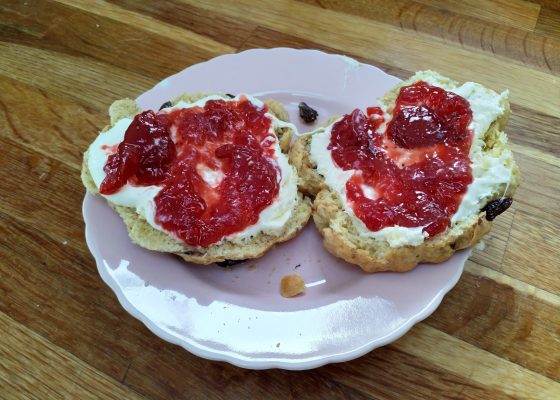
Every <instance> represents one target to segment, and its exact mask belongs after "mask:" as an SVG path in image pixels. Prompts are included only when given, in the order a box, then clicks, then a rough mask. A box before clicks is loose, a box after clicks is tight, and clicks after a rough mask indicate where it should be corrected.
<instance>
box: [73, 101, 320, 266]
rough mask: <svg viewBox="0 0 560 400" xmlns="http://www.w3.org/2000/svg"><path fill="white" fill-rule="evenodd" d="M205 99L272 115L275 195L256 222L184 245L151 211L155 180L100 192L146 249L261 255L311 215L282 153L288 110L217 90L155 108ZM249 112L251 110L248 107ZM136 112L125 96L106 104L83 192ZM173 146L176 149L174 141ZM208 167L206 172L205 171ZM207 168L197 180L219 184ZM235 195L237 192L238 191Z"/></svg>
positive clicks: (224, 257) (193, 256)
mask: <svg viewBox="0 0 560 400" xmlns="http://www.w3.org/2000/svg"><path fill="white" fill-rule="evenodd" d="M209 101H221V102H226V103H228V104H233V103H234V102H237V103H238V104H241V102H249V103H250V104H252V105H253V106H254V107H255V108H256V109H257V110H261V111H262V112H264V111H266V115H267V117H268V118H269V119H270V120H272V122H271V127H270V129H271V130H273V136H272V138H273V139H274V140H271V139H270V137H269V138H268V139H267V140H268V142H267V144H266V145H267V146H268V147H267V149H268V151H269V152H270V151H274V156H273V157H274V160H275V163H276V169H277V170H278V175H277V179H278V187H279V188H278V193H277V195H276V196H275V197H274V198H272V200H271V204H269V205H268V206H267V207H265V208H264V209H263V210H262V211H261V212H260V213H259V215H258V221H257V222H256V223H254V224H252V225H248V226H245V227H244V228H243V229H241V230H239V231H235V232H233V233H230V234H227V235H224V236H223V237H222V238H221V239H220V240H218V241H216V242H215V243H211V244H204V245H200V244H198V243H197V242H196V241H194V239H193V241H194V244H193V242H191V244H189V243H187V242H186V241H185V240H183V239H182V238H181V236H180V232H184V231H180V232H179V231H173V230H168V229H165V228H164V227H163V226H162V225H161V224H160V222H159V221H162V220H164V219H162V218H163V217H156V213H157V212H159V211H157V210H156V207H157V206H156V205H155V204H156V203H155V202H156V200H155V199H156V196H157V195H158V193H160V192H159V191H160V190H161V187H162V184H161V182H160V183H159V184H157V185H145V186H144V187H142V186H141V187H137V185H134V184H131V182H130V180H129V181H128V182H127V183H126V185H125V186H123V187H122V188H120V189H119V190H117V191H116V192H115V193H112V194H103V197H104V198H105V199H106V200H107V202H108V204H109V205H110V206H111V207H112V208H113V209H115V210H116V211H117V213H118V214H119V215H120V217H121V218H122V219H123V221H124V223H125V224H126V227H127V229H128V233H129V236H130V238H131V239H132V241H133V242H134V243H136V244H138V245H139V246H141V247H144V248H146V249H149V250H154V251H160V252H165V253H173V254H176V255H178V256H180V257H182V258H183V259H184V260H185V261H189V262H193V263H197V264H210V263H215V262H224V261H234V260H245V259H251V258H257V257H261V256H262V255H263V254H264V253H265V252H266V251H268V250H269V249H270V248H271V247H273V246H274V245H275V244H276V243H280V242H284V241H287V240H289V239H291V238H293V237H294V236H295V235H296V234H297V233H298V232H299V230H301V229H302V228H303V227H304V226H305V224H306V223H307V221H308V219H309V218H310V216H311V204H310V201H309V199H307V198H305V197H304V196H303V195H302V194H301V193H300V192H299V191H298V190H297V173H296V170H295V168H294V167H293V166H292V165H290V164H289V162H288V158H287V155H286V153H287V151H288V149H289V145H290V140H291V136H292V133H293V130H292V128H291V124H289V123H288V114H287V112H286V110H285V109H284V108H283V106H282V105H281V104H279V103H277V102H275V101H273V100H269V101H266V102H265V103H266V104H263V103H262V102H260V101H259V100H258V99H255V98H253V97H251V96H249V95H239V96H236V97H234V98H231V96H227V95H222V94H212V95H211V94H204V93H197V94H183V95H181V96H179V97H177V98H176V99H174V100H173V101H170V102H168V103H166V104H164V105H163V106H162V108H163V111H159V112H158V113H161V112H172V111H173V110H178V109H181V108H190V107H195V106H198V107H204V106H205V105H206V104H210V103H208V102H209ZM230 102H231V103H230ZM251 112H253V111H252V110H251ZM259 112H260V111H259ZM139 114H141V110H140V109H138V108H137V106H136V103H135V102H134V101H133V100H131V99H123V100H118V101H116V102H114V103H113V104H112V105H111V107H110V108H109V115H110V121H111V124H110V125H109V126H107V127H105V128H104V129H103V131H102V132H101V133H100V134H99V136H98V137H97V138H96V140H95V141H94V142H93V143H92V144H91V146H90V147H89V149H88V150H87V151H86V152H85V153H84V158H83V165H82V173H81V177H82V181H83V183H84V185H85V187H86V188H87V190H88V191H89V192H91V193H93V194H96V195H101V193H100V187H101V185H102V184H103V181H104V180H105V179H106V178H107V174H106V173H105V170H104V167H105V165H106V164H107V160H108V157H110V156H111V154H114V153H115V152H116V151H117V150H116V149H117V146H118V144H119V143H120V142H121V141H123V138H124V135H125V131H126V130H127V129H128V127H129V126H130V125H131V123H132V121H133V120H134V119H135V117H137V116H139ZM214 122H215V121H214ZM217 123H219V121H218V122H217ZM170 137H172V138H174V139H173V140H174V141H177V139H175V137H176V134H175V133H173V132H172V133H170ZM271 142H273V143H271ZM226 144H227V143H226ZM175 146H176V147H177V148H179V146H180V145H179V144H176V145H175ZM184 147H185V148H187V147H188V146H184ZM270 149H272V150H270ZM177 151H179V150H177ZM181 151H183V150H181ZM197 168H198V165H197ZM197 171H198V169H197ZM208 171H210V174H207V173H206V172H208ZM213 172H214V171H213V170H208V169H205V170H204V171H202V172H200V176H201V177H202V179H204V180H208V182H206V183H207V185H211V186H212V187H216V185H218V187H219V182H218V183H211V181H212V179H214V178H215V174H214V173H213ZM249 172H250V170H249ZM207 175H208V176H207ZM197 179H199V177H197ZM220 179H223V178H220ZM158 185H159V186H158ZM208 190H209V191H210V192H212V190H213V189H211V188H209V187H208ZM131 194H132V195H131ZM239 196H243V193H241V194H239ZM146 198H147V200H146ZM158 218H159V219H158ZM185 229H190V227H189V226H186V227H185ZM177 232H179V234H178V233H177ZM183 238H184V235H183Z"/></svg>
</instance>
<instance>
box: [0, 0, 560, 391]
mask: <svg viewBox="0 0 560 400" xmlns="http://www.w3.org/2000/svg"><path fill="white" fill-rule="evenodd" d="M0 27H1V28H0V36H1V41H0V100H1V102H0V143H1V149H2V154H1V156H0V166H1V168H0V194H1V201H0V398H1V399H20V398H37V399H56V398H69V399H89V398H91V399H105V398H107V399H140V398H144V399H175V398H188V399H199V398H204V399H218V398H236V399H237V398H252V399H268V398H278V399H287V398H297V399H302V398H303V399H307V398H311V399H327V398H334V399H338V398H355V399H405V398H427V399H434V398H469V399H482V398H487V399H502V398H542V399H547V400H548V399H554V398H557V399H558V398H560V384H559V383H558V381H559V379H560V274H559V267H558V266H559V263H560V239H559V234H560V207H559V204H560V2H558V1H556V0H533V1H523V0H511V1H506V0H495V1H484V0H462V1H458V2H453V1H451V0H442V1H436V0H416V1H408V0H395V1H387V2H385V1H382V0H369V1H365V0H362V1H359V2H345V1H337V0H311V1H302V2H300V1H280V0H261V1H258V2H256V1H255V2H253V1H248V0H242V1H235V2H233V1H232V2H225V1H202V0H201V1H197V0H192V1H191V0H189V1H179V0H174V1H167V2H159V1H151V2H140V1H139V2H135V1H132V0H118V1H111V2H103V1H93V0H92V1H86V0H83V1H77V0H76V1H74V0H59V1H54V2H46V1H32V0H28V1H6V0H3V1H2V2H1V5H0ZM279 46H289V47H297V48H318V49H323V50H326V51H330V52H336V53H344V54H347V55H350V56H352V57H356V58H357V59H359V60H361V61H364V62H367V63H371V64H373V65H377V66H379V67H381V68H383V69H384V70H386V71H387V72H389V73H391V74H394V75H397V76H399V77H401V78H404V77H406V76H408V75H410V74H411V73H413V71H416V70H420V69H426V68H432V69H434V70H437V71H439V72H441V73H443V74H445V75H449V76H451V77H453V78H455V79H457V80H461V81H463V80H474V81H478V82H481V83H483V84H485V85H488V86H489V87H491V88H494V89H496V90H502V89H505V88H509V90H510V91H511V102H512V116H511V119H510V122H509V126H508V129H507V132H508V134H509V137H510V139H511V143H512V147H513V149H514V151H515V156H516V159H517V162H518V163H519V165H520V167H521V172H522V186H521V187H520V189H519V191H518V195H517V197H516V201H515V202H514V205H513V206H512V208H511V209H510V210H509V211H508V212H507V213H505V214H504V215H503V216H501V217H500V218H499V219H498V220H497V222H496V224H495V227H494V231H493V233H492V234H491V235H490V237H489V238H488V239H487V240H486V248H485V249H484V250H482V251H479V250H476V251H475V253H474V255H473V256H472V257H471V259H470V260H469V262H468V263H467V265H466V270H465V273H464V274H463V277H462V278H461V280H460V282H459V283H458V284H457V286H456V287H455V289H453V290H452V292H451V293H450V294H449V295H447V297H446V298H445V299H444V301H443V303H442V305H441V307H440V308H439V309H438V310H437V311H436V312H435V314H434V315H432V316H431V317H430V318H428V319H427V320H425V321H424V322H422V323H420V324H418V325H417V326H416V327H414V328H413V329H412V330H411V331H410V333H408V334H407V335H406V336H405V337H404V338H402V339H401V340H399V341H397V342H395V343H393V344H391V345H389V346H386V347H384V348H381V349H378V350H375V351H373V352H371V353H370V354H368V355H366V356H364V357H362V358H360V359H357V360H355V361H352V362H347V363H342V364H335V365H328V366H325V367H322V368H318V369H315V370H311V371H306V372H288V371H281V370H269V371H250V370H243V369H240V368H237V367H233V366H231V365H228V364H225V363H220V362H211V361H207V360H203V359H200V358H197V357H195V356H193V355H191V354H189V353H187V352H186V351H184V350H182V349H180V348H178V347H176V346H174V345H171V344H168V343H166V342H164V341H162V340H160V339H158V338H157V337H155V336H154V335H153V334H151V333H150V332H149V331H148V330H147V329H146V328H145V327H144V326H143V325H142V324H141V323H140V322H138V321H137V320H135V319H134V318H132V317H131V316H129V315H128V314H127V313H126V312H125V311H124V310H123V309H122V308H121V306H120V305H119V304H118V302H117V300H116V298H115V296H114V294H113V293H112V292H111V291H110V290H109V288H108V287H107V286H105V284H104V283H103V282H102V281H101V279H100V277H99V276H98V274H97V271H96V267H95V265H94V262H93V259H92V257H91V255H90V253H89V252H88V249H87V247H86V244H85V241H84V224H83V221H82V215H81V203H82V200H83V196H84V189H83V187H82V185H81V182H80V178H79V169H80V162H81V161H80V160H81V155H82V151H83V150H84V149H85V148H86V147H87V145H88V144H89V142H90V141H91V140H92V139H93V138H94V137H95V135H96V134H97V131H98V129H99V128H101V127H103V126H104V125H105V124H106V123H107V111H106V110H107V107H108V105H109V104H110V103H111V102H112V101H113V100H115V99H118V98H122V97H135V96H137V95H138V94H140V93H142V92H143V91H145V90H147V89H148V88H150V87H151V86H153V85H154V84H155V83H156V82H158V81H159V80H161V79H163V78H164V77H166V76H168V75H170V74H172V73H174V72H177V71H179V70H181V69H183V68H185V67H186V66H188V65H191V64H195V63H198V62H201V61H204V60H207V59H209V58H212V57H214V56H217V55H220V54H224V53H233V52H237V51H240V50H243V49H247V48H252V47H279Z"/></svg>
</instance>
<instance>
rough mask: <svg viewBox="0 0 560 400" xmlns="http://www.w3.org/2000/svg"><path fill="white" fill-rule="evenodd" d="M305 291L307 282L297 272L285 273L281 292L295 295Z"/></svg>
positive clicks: (285, 294) (286, 294)
mask: <svg viewBox="0 0 560 400" xmlns="http://www.w3.org/2000/svg"><path fill="white" fill-rule="evenodd" d="M304 291H305V282H304V281H303V279H301V276H299V275H297V274H293V275H285V276H284V277H283V278H282V281H281V282H280V294H281V295H282V296H284V297H294V296H297V295H298V294H300V293H303V292H304Z"/></svg>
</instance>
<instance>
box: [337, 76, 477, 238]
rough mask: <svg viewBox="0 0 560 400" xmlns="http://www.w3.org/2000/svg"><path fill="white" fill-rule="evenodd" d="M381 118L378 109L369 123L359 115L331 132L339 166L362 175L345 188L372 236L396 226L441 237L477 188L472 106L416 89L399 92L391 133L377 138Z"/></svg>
mask: <svg viewBox="0 0 560 400" xmlns="http://www.w3.org/2000/svg"><path fill="white" fill-rule="evenodd" d="M382 115H383V112H382V110H381V109H380V108H378V107H370V108H368V109H367V116H366V115H365V114H364V113H362V112H361V111H360V110H358V109H356V110H354V111H353V112H352V113H351V114H348V115H345V116H344V117H343V118H342V120H340V121H339V122H337V123H336V124H334V125H333V128H332V131H331V141H330V144H329V147H328V148H329V150H331V154H332V157H333V160H334V162H335V163H336V165H337V166H338V167H339V168H342V169H343V170H350V169H353V170H356V172H355V173H354V174H353V176H352V177H351V178H350V179H349V180H348V182H347V183H346V191H347V200H348V202H349V204H350V206H351V207H352V209H353V211H354V213H355V214H356V216H357V217H358V218H359V219H360V220H362V221H363V222H364V224H365V225H366V226H367V228H368V229H369V230H371V231H378V230H380V229H382V228H385V227H389V226H395V225H398V226H403V227H419V226H423V227H424V228H423V232H426V233H427V234H428V235H429V236H434V235H436V234H438V233H440V232H443V231H444V230H445V229H446V228H447V227H448V226H449V223H450V219H451V216H452V215H453V214H454V213H455V212H456V211H457V209H458V208H459V205H460V203H461V200H462V198H463V195H464V194H465V193H466V191H467V186H468V185H469V184H470V183H471V182H472V173H471V166H470V163H471V162H470V159H469V151H470V147H471V143H472V135H473V133H472V131H471V130H470V129H468V125H469V124H470V122H471V121H472V111H471V109H470V106H469V103H468V101H467V100H466V99H464V98H462V97H460V96H458V95H456V94H454V93H452V92H448V91H446V90H444V89H441V88H438V87H435V86H431V85H429V84H427V83H425V82H417V83H415V84H413V85H410V86H405V87H402V88H401V90H400V93H399V96H398V97H397V100H396V103H395V107H394V109H393V111H392V118H391V120H390V121H388V123H387V127H386V129H385V130H384V131H382V132H376V131H378V129H379V128H380V126H381V125H382V123H383V117H382ZM364 187H365V188H366V190H364ZM367 187H369V190H368V188H367ZM371 189H373V190H371Z"/></svg>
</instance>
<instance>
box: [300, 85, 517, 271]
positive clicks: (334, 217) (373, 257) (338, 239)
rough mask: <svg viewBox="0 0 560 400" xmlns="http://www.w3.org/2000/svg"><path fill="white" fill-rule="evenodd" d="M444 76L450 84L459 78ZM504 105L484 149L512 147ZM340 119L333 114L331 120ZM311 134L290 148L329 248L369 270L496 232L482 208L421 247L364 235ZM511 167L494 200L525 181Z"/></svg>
mask: <svg viewBox="0 0 560 400" xmlns="http://www.w3.org/2000/svg"><path fill="white" fill-rule="evenodd" d="M438 77H439V75H438ZM441 78H442V79H444V80H445V82H446V83H449V82H450V83H455V82H453V81H451V80H448V79H447V78H443V77H441ZM414 81H416V80H412V78H411V80H408V81H405V82H402V83H401V84H399V85H398V86H396V87H395V88H394V89H392V90H391V91H390V92H388V93H387V94H386V95H385V96H384V100H385V102H386V103H387V104H390V103H392V102H394V100H395V99H396V97H397V96H398V93H399V90H400V88H401V86H404V85H409V84H411V83H413V82H414ZM502 106H503V107H504V109H505V110H506V111H505V112H504V114H503V115H502V116H501V117H500V118H499V119H497V120H496V121H494V123H492V125H491V126H490V127H489V129H488V131H487V132H486V134H485V135H484V142H485V146H484V151H492V152H498V153H499V152H501V151H509V150H508V149H507V148H506V144H507V136H506V134H505V133H504V132H503V128H504V126H505V124H506V122H507V119H508V116H509V103H507V101H504V103H503V104H502ZM336 119H337V118H331V120H329V122H328V123H327V125H330V124H331V123H332V122H334V121H335V120H336ZM311 137H312V136H311V135H306V136H302V137H300V138H298V139H297V140H296V142H295V143H294V144H293V146H292V149H291V151H290V162H291V163H292V164H293V165H294V166H295V167H296V168H297V170H298V175H299V182H298V183H299V189H300V191H301V192H303V193H305V194H307V195H309V196H314V197H315V200H314V201H313V220H314V222H315V225H316V227H317V229H318V231H319V233H320V234H321V236H322V238H323V244H324V246H325V248H326V249H327V250H328V251H329V252H330V253H332V254H333V255H335V256H337V257H340V258H342V259H343V260H345V261H347V262H349V263H352V264H356V265H358V266H360V267H361V268H362V269H363V270H364V271H366V272H381V271H394V272H405V271H409V270H411V269H413V268H414V267H415V266H416V265H418V264H419V263H440V262H443V261H445V260H447V259H449V258H450V257H451V256H452V255H453V253H455V251H457V250H460V249H464V248H467V247H470V246H472V245H474V244H476V243H478V242H479V241H480V240H481V238H482V237H483V236H484V235H486V234H487V233H488V232H489V231H490V229H491V226H492V223H491V222H490V221H488V220H487V219H486V216H485V212H480V213H478V214H476V215H472V216H470V217H469V218H467V219H466V220H464V221H461V222H459V223H457V224H455V225H454V226H452V227H450V228H448V229H447V230H445V231H444V232H442V233H440V234H438V235H436V236H434V237H433V238H430V239H428V240H425V241H424V242H423V243H421V244H420V245H417V246H410V245H406V246H402V247H391V246H390V245H389V243H388V242H386V241H379V240H375V239H373V238H368V237H363V236H360V235H359V234H358V232H357V230H356V228H355V227H354V223H353V221H352V219H351V217H350V216H349V215H348V213H347V212H346V211H345V210H344V209H343V205H342V202H341V200H340V197H339V195H338V193H337V192H335V191H333V190H331V189H330V188H329V187H328V186H327V185H326V184H325V183H324V179H323V177H322V176H321V175H320V174H318V173H317V171H316V170H315V165H314V164H313V162H312V161H311V159H310V145H311ZM509 167H510V168H511V170H512V180H511V182H510V184H509V185H507V186H504V187H500V190H499V191H497V192H496V193H494V194H493V196H492V198H491V199H489V200H488V201H492V200H496V199H499V198H501V197H512V196H513V194H514V192H515V190H516V188H517V186H519V168H518V167H517V165H516V164H515V162H513V163H512V165H510V166H509Z"/></svg>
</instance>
